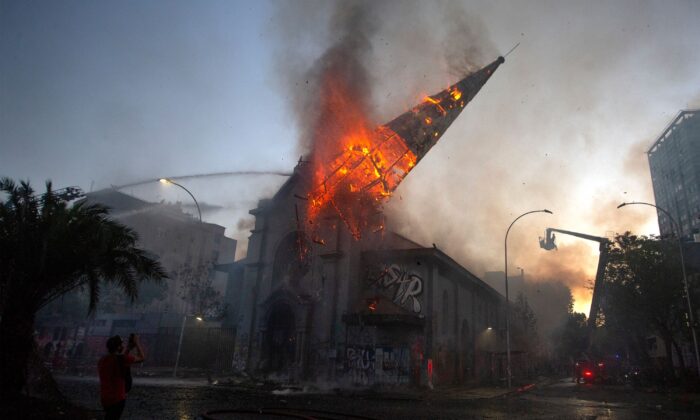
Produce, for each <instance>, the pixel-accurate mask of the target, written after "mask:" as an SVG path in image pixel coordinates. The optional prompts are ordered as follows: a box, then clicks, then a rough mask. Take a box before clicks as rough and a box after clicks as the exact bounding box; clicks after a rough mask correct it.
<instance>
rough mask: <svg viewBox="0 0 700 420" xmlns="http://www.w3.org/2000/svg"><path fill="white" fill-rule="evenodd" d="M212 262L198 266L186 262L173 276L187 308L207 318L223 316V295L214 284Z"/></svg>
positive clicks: (179, 294)
mask: <svg viewBox="0 0 700 420" xmlns="http://www.w3.org/2000/svg"><path fill="white" fill-rule="evenodd" d="M213 266H214V264H213V263H211V262H206V263H202V264H199V265H196V266H191V265H187V264H184V265H182V266H180V267H178V268H177V269H176V270H174V271H173V273H172V274H171V277H172V278H173V279H175V280H176V281H177V282H178V283H179V284H180V287H179V290H178V296H179V297H180V298H181V299H182V300H184V301H185V302H186V303H187V310H188V311H190V312H192V313H195V314H198V315H203V316H205V317H207V318H220V317H221V316H223V313H224V307H223V297H222V296H221V293H219V292H218V291H217V290H216V289H214V287H213V286H212V284H213V282H214V277H213V276H212V269H213Z"/></svg>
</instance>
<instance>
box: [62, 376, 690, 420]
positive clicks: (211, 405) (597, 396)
mask: <svg viewBox="0 0 700 420" xmlns="http://www.w3.org/2000/svg"><path fill="white" fill-rule="evenodd" d="M58 381H59V384H60V386H61V388H62V390H63V392H64V393H65V395H66V396H67V397H69V398H70V399H71V400H72V401H74V402H76V403H78V404H80V405H82V406H84V407H86V408H88V409H89V410H91V411H92V412H94V414H95V418H101V412H100V407H99V402H98V400H97V395H98V388H97V387H98V384H97V381H96V379H94V378H70V377H61V378H59V379H58ZM692 404H693V402H692V401H691V400H687V399H685V398H684V397H683V396H678V395H676V396H668V395H663V394H651V393H645V392H640V391H634V390H631V389H625V388H624V387H604V386H600V385H583V384H581V385H576V384H574V383H572V382H571V381H567V380H561V381H550V383H546V384H545V383H543V384H540V385H537V386H534V387H532V388H529V389H528V390H526V391H522V392H514V393H511V394H508V395H500V396H497V397H490V398H484V397H483V396H480V395H479V394H478V393H476V394H475V393H474V392H472V391H469V390H460V389H458V388H451V389H447V390H433V391H426V392H421V393H416V392H412V393H391V394H387V393H371V392H362V393H357V392H355V393H350V392H342V393H338V392H328V393H320V392H319V391H317V392H314V393H310V392H307V393H305V392H301V391H292V390H289V391H283V392H282V393H281V394H280V393H279V391H276V394H273V393H271V392H270V391H269V390H268V391H263V390H257V389H251V388H249V387H245V388H244V387H240V386H238V387H233V386H222V385H208V384H207V383H206V381H203V380H191V381H183V380H168V379H144V378H135V380H134V388H133V390H132V391H131V393H130V395H129V399H128V402H127V406H126V410H125V414H124V417H123V418H125V419H179V420H188V419H196V418H198V415H200V414H202V413H205V412H208V411H211V410H220V409H235V410H260V409H265V408H284V409H288V410H319V411H327V412H334V413H345V414H348V415H354V416H363V417H367V418H376V419H482V418H490V419H499V418H504V419H505V418H524V419H640V418H650V419H656V418H670V419H674V418H677V419H690V418H694V417H693V410H692V407H693V406H692ZM695 407H696V412H697V406H695ZM225 418H242V417H232V416H229V417H225ZM245 418H252V417H249V416H247V417H245ZM255 418H262V417H258V416H255ZM275 418H280V417H275Z"/></svg>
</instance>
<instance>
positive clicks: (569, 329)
mask: <svg viewBox="0 0 700 420" xmlns="http://www.w3.org/2000/svg"><path fill="white" fill-rule="evenodd" d="M588 333H589V329H588V322H587V320H586V315H585V314H582V313H579V312H573V311H571V312H569V314H568V315H567V318H566V322H564V324H563V325H562V326H560V327H559V328H558V329H557V330H556V331H555V332H554V334H553V338H554V342H555V343H556V344H555V354H556V356H557V359H559V362H560V363H563V364H565V365H566V364H567V363H569V362H571V361H573V360H575V359H578V358H579V357H581V354H583V353H584V352H586V350H587V348H588Z"/></svg>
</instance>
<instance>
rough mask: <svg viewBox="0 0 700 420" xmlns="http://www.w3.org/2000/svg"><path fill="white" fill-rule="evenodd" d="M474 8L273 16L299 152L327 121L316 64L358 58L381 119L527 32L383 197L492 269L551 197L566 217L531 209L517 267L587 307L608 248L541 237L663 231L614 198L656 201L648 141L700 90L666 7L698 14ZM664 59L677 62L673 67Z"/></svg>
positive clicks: (471, 265) (368, 97) (514, 260)
mask: <svg viewBox="0 0 700 420" xmlns="http://www.w3.org/2000/svg"><path fill="white" fill-rule="evenodd" d="M470 7H471V6H466V5H464V4H462V3H459V4H458V3H453V2H439V3H434V2H430V3H429V2H399V1H382V2H323V1H319V2H313V1H307V2H303V3H298V2H295V3H294V4H293V5H292V4H285V3H282V4H281V5H280V9H279V10H278V14H277V18H276V19H275V20H274V21H273V26H274V28H275V30H274V33H275V39H276V45H277V47H278V51H277V53H276V56H275V57H276V63H277V71H278V75H279V76H280V77H279V80H280V81H282V83H283V86H282V88H283V89H284V92H286V96H287V99H288V100H289V105H290V106H289V109H290V111H291V112H292V114H293V117H294V120H295V122H296V123H297V125H298V127H299V132H300V133H301V138H300V141H299V144H300V149H301V150H300V151H301V152H303V153H308V152H309V150H311V146H312V144H311V143H310V140H311V139H313V138H314V137H313V135H312V134H313V130H314V124H313V121H317V120H318V114H317V113H318V110H317V108H315V107H314V101H316V100H317V98H318V93H319V92H318V88H319V87H320V85H319V80H317V79H314V75H318V73H317V69H319V68H322V67H321V66H323V65H324V63H328V61H327V60H329V59H330V58H332V57H336V58H338V57H343V58H342V60H347V64H348V66H349V68H353V69H356V68H358V67H359V68H360V69H361V70H359V71H358V72H357V73H356V74H354V75H353V76H354V77H355V79H353V80H355V81H358V82H359V83H358V86H357V91H356V93H357V95H359V97H361V98H362V103H363V104H364V106H366V109H367V110H369V112H370V118H371V119H372V120H373V121H375V122H378V123H382V122H385V121H388V120H389V119H391V118H393V117H394V116H396V115H398V114H399V113H401V112H403V111H405V110H406V109H409V108H410V107H411V106H412V105H414V104H416V103H417V102H418V101H420V98H421V97H422V96H423V95H426V94H432V93H434V92H436V91H439V90H441V89H443V88H445V87H446V86H448V85H449V84H450V83H453V82H455V81H456V80H458V79H459V78H460V77H462V76H463V75H464V74H466V73H468V72H469V71H470V70H473V69H474V68H478V67H481V66H483V65H485V64H487V63H488V62H490V61H492V60H494V59H495V58H496V57H497V56H498V55H499V54H502V53H504V52H506V51H508V50H509V49H510V48H511V47H512V46H513V45H514V44H515V43H517V42H521V45H520V47H519V48H518V49H517V50H516V51H515V52H514V53H513V54H512V55H511V56H509V57H508V58H507V59H506V63H505V64H504V65H503V66H501V67H500V68H499V69H498V71H497V72H496V74H495V75H494V76H493V77H492V78H491V80H489V82H488V83H487V84H486V85H485V86H484V88H483V89H482V90H481V92H480V93H479V94H478V95H477V97H476V98H475V99H474V101H472V102H471V103H470V104H469V105H468V106H467V108H466V109H465V111H464V112H463V113H462V114H461V115H460V117H459V118H458V119H457V120H456V121H455V123H454V124H453V125H452V126H451V127H450V128H449V129H448V131H447V132H446V133H445V135H444V136H443V137H442V139H441V140H440V142H439V143H438V144H437V145H436V147H434V148H433V149H432V150H431V151H430V152H429V153H428V155H427V156H426V157H425V158H424V159H423V160H421V162H420V164H419V165H417V166H416V168H415V169H414V170H413V171H412V172H411V174H410V175H409V176H408V177H407V178H406V179H405V180H404V181H403V183H402V184H401V186H400V187H399V188H398V190H397V191H396V192H395V194H394V196H393V198H392V199H391V201H390V202H389V203H388V204H387V206H386V208H387V214H388V215H389V217H388V223H389V227H390V228H391V229H393V230H396V231H398V232H399V233H402V234H404V235H405V236H407V237H409V238H411V239H413V240H415V241H417V242H419V243H422V244H427V245H429V244H431V243H435V244H437V246H438V247H439V248H440V249H442V250H444V251H445V252H446V253H448V254H449V255H451V256H453V257H454V258H455V259H456V260H457V261H459V262H460V263H462V264H464V265H465V266H466V267H467V268H468V269H469V270H470V271H472V272H474V273H475V274H477V275H479V276H481V275H483V273H484V272H485V271H493V270H502V269H503V264H504V255H503V241H504V236H505V232H506V229H507V227H508V225H509V224H510V223H511V222H512V221H513V220H514V219H515V218H516V217H517V216H518V215H520V214H521V213H524V212H526V211H529V210H534V209H542V208H549V209H550V210H552V211H554V212H555V214H554V215H551V216H550V215H545V214H533V215H529V216H527V217H526V218H524V219H522V220H520V221H519V222H518V223H517V224H516V225H515V226H514V227H513V229H512V230H511V232H510V236H509V238H508V247H509V267H510V269H513V268H514V267H515V266H521V267H524V268H525V269H526V271H527V272H528V273H529V274H528V279H534V280H539V281H545V280H547V281H549V280H551V281H556V282H559V283H561V284H563V285H567V286H569V287H571V288H572V291H573V294H574V297H575V299H576V301H577V305H576V307H575V309H576V310H578V311H585V312H587V304H588V302H589V301H590V293H591V292H590V282H591V281H592V280H593V278H594V276H595V269H596V265H597V261H598V244H597V243H594V242H589V241H585V240H583V239H578V238H574V237H567V236H565V235H559V236H558V242H559V250H558V251H545V250H542V249H540V248H539V245H538V237H539V236H543V235H544V230H545V229H546V228H547V227H555V228H560V229H565V230H570V231H575V232H581V233H586V234H591V235H595V236H605V237H610V236H612V235H613V234H614V233H615V232H617V233H622V232H624V231H626V230H631V231H633V232H636V233H654V232H655V231H656V229H657V227H656V224H655V216H656V215H655V213H654V212H653V211H651V210H650V209H647V208H642V207H641V206H639V208H634V207H633V206H630V207H625V208H623V209H620V210H618V209H617V208H616V206H617V205H618V204H619V203H621V202H623V201H633V200H638V201H653V192H652V189H651V182H650V176H649V170H648V164H647V161H646V154H645V152H646V149H647V148H648V146H649V145H650V144H651V143H652V142H653V140H654V136H655V135H656V134H658V132H659V131H660V130H661V129H662V128H663V127H664V126H665V124H667V123H668V121H670V119H671V118H672V116H673V115H674V114H675V113H676V112H677V110H678V108H680V107H684V106H685V105H686V104H688V101H689V97H690V96H692V95H693V94H695V92H696V91H693V92H690V95H689V94H688V92H687V91H684V90H683V89H684V88H683V86H684V85H682V83H685V84H686V85H692V83H691V82H692V81H693V80H694V79H693V78H694V77H696V76H695V75H694V74H695V73H693V72H692V70H691V67H690V66H689V65H688V63H689V61H686V57H689V56H692V52H693V49H692V45H690V44H688V43H675V41H674V39H672V38H673V36H672V35H666V34H664V33H661V32H659V29H658V28H657V26H658V22H656V21H654V16H659V15H664V16H665V19H667V20H668V21H669V22H674V25H673V26H674V27H675V28H685V30H686V32H688V33H690V32H691V30H692V31H694V29H691V25H690V22H692V21H693V19H691V18H686V17H684V16H685V15H687V11H686V12H683V11H682V9H683V8H678V9H676V10H674V11H673V12H672V13H670V14H669V13H665V12H664V9H663V8H662V7H660V6H659V7H657V6H654V5H649V6H648V7H645V8H644V10H643V11H640V13H637V14H634V15H630V14H629V13H628V11H629V7H630V5H629V4H619V5H618V4H616V5H601V6H598V7H596V10H595V13H592V12H591V10H589V9H588V8H587V6H586V7H584V6H583V5H579V4H576V3H571V4H569V7H567V8H556V9H555V8H545V7H542V6H540V7H534V8H530V7H516V6H513V5H512V4H508V5H505V4H504V5H491V4H490V3H489V5H488V6H487V5H485V4H481V5H475V6H473V7H471V8H470ZM691 15H692V13H691ZM593 27H595V28H596V30H594V31H592V30H591V28H593ZM582 34H583V35H582ZM641 45H644V46H645V48H641V47H640V46H641ZM348 54H349V55H350V56H349V57H348ZM659 57H661V58H662V59H663V60H666V61H664V62H667V63H668V65H664V66H662V67H660V66H659V65H658V60H659V59H660V58H659ZM331 62H333V61H331ZM309 63H315V64H314V65H313V66H310V65H309ZM325 65H327V64H325ZM310 68H311V70H309V69H310ZM664 69H668V72H666V70H664ZM671 69H673V70H671ZM664 72H666V73H664ZM671 72H672V73H673V74H672V77H671V76H670V73H671ZM662 73H663V74H662ZM667 76H668V77H667ZM663 81H669V82H663ZM662 82H663V83H665V84H663V85H662V84H661V83H662ZM695 86H696V85H695ZM660 91H665V92H667V93H668V92H673V93H672V94H671V93H668V94H667V96H666V97H661V96H659V92H660ZM678 92H680V93H678ZM649 98H655V99H654V101H650V100H649ZM691 102H692V99H691ZM620 150H627V152H623V153H622V154H620Z"/></svg>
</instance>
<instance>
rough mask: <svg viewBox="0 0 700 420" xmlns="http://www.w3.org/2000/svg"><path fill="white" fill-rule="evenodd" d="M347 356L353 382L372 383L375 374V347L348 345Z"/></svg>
mask: <svg viewBox="0 0 700 420" xmlns="http://www.w3.org/2000/svg"><path fill="white" fill-rule="evenodd" d="M345 356H346V357H347V360H348V370H349V371H350V375H351V377H352V381H353V383H355V384H362V385H368V384H370V383H371V382H372V381H373V376H374V349H373V348H371V347H365V348H354V347H348V348H347V350H346V353H345Z"/></svg>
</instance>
